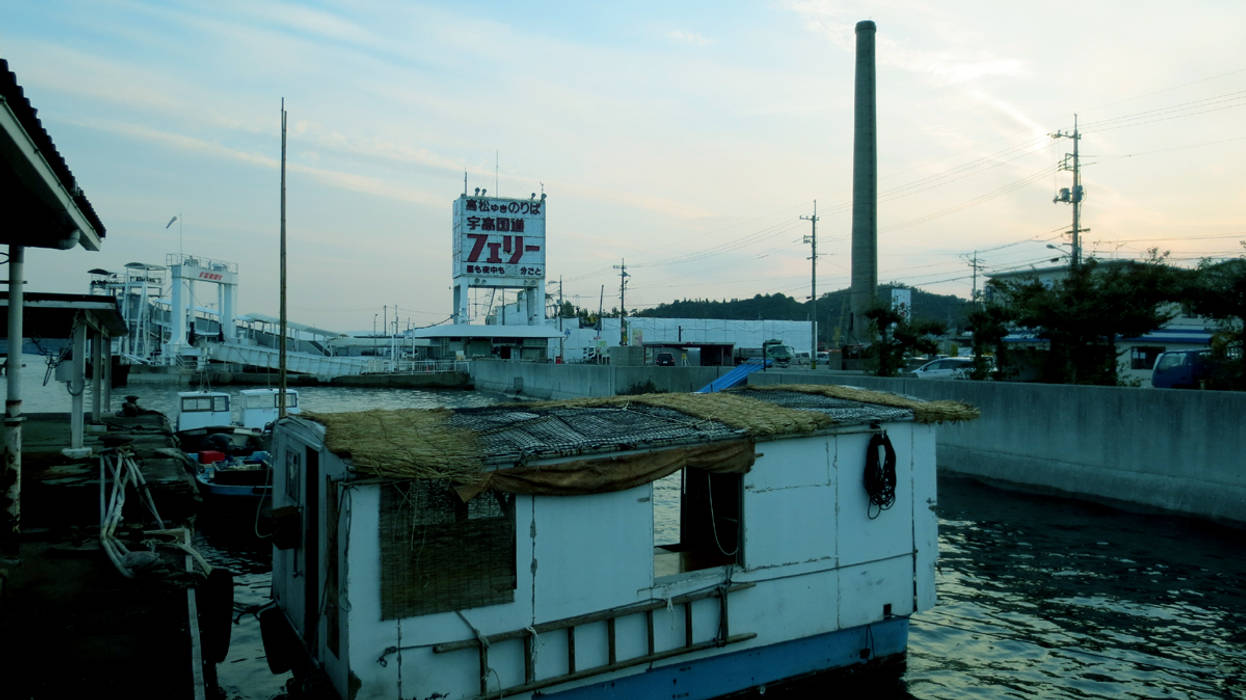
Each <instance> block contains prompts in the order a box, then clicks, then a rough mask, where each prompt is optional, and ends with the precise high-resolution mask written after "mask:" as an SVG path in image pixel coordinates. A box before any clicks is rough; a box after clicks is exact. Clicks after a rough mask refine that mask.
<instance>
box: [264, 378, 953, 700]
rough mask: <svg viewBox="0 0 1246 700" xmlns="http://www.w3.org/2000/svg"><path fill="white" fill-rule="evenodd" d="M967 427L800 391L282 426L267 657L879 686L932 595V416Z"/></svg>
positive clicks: (704, 686)
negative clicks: (671, 532) (671, 524)
mask: <svg viewBox="0 0 1246 700" xmlns="http://www.w3.org/2000/svg"><path fill="white" fill-rule="evenodd" d="M976 416H977V411H976V409H973V408H972V407H970V406H967V405H965V404H962V403H959V402H951V401H939V402H923V401H919V400H916V399H912V398H908V397H901V396H895V395H891V394H884V393H880V392H872V391H867V390H864V389H858V388H853V387H838V386H812V385H795V386H776V387H751V388H747V389H743V390H732V391H727V392H715V393H704V394H648V395H639V396H620V397H613V398H603V399H586V400H572V401H564V402H540V403H533V404H508V405H497V406H487V407H477V408H460V409H453V410H451V409H436V410H416V409H411V410H396V411H365V412H358V413H338V414H316V415H314V416H293V417H288V418H284V419H282V420H280V421H278V423H277V424H276V426H275V429H274V435H273V454H274V455H275V463H276V464H277V465H279V468H277V469H275V470H274V488H273V505H274V509H273V520H274V532H275V534H274V538H273V543H274V550H273V573H272V590H273V605H272V606H270V607H269V608H267V609H266V610H265V611H264V612H263V613H262V614H261V616H260V623H261V632H262V636H263V640H264V645H265V651H266V656H267V659H268V663H269V666H270V668H271V669H272V670H273V671H274V672H285V671H287V670H289V669H293V670H294V671H295V673H296V677H299V676H301V677H302V678H303V679H304V681H305V682H307V683H310V684H313V687H315V685H316V684H320V685H322V686H326V687H328V688H331V689H332V691H333V692H334V693H336V694H337V695H338V696H340V697H342V698H359V699H362V698H389V697H420V698H424V697H437V698H444V699H450V698H486V697H488V698H497V697H515V698H534V697H543V698H545V697H551V698H595V697H620V698H631V697H646V698H650V697H672V698H676V697H677V698H703V697H704V698H708V697H719V696H724V695H731V694H736V693H742V692H757V691H761V692H764V691H765V690H766V689H767V688H776V687H780V686H784V685H791V684H794V683H800V682H807V679H809V678H821V677H822V676H824V675H825V674H835V673H840V672H845V673H847V672H855V671H875V672H879V673H889V674H895V673H898V672H899V670H900V669H902V668H903V666H904V661H905V658H906V652H907V638H908V622H909V617H910V616H911V615H913V614H914V613H916V612H919V611H921V610H925V609H928V608H930V607H931V606H933V605H934V603H935V590H934V567H935V559H936V556H937V532H936V528H937V522H936V517H935V513H934V506H935V502H936V493H935V430H936V425H935V424H936V423H938V422H942V421H956V420H968V419H972V418H974V417H976ZM662 479H666V481H659V480H662ZM674 479H678V480H679V481H678V482H676V483H679V484H681V486H680V487H679V488H678V489H675V488H665V487H660V488H659V487H655V483H660V484H664V485H668V484H670V483H672V481H671V480H674ZM670 493H678V494H679V495H678V503H670V502H665V501H663V502H658V501H662V500H663V499H664V498H666V496H667V495H669V494H670ZM659 515H664V516H670V517H674V518H677V520H678V528H677V532H678V537H677V539H678V541H677V542H670V541H663V540H662V538H661V537H659V536H656V535H655V532H656V531H657V530H656V529H655V519H656V518H657V516H659Z"/></svg>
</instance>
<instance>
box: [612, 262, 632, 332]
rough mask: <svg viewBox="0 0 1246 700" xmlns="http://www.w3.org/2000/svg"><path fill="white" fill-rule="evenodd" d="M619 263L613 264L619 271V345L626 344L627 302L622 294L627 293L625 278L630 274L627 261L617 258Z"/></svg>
mask: <svg viewBox="0 0 1246 700" xmlns="http://www.w3.org/2000/svg"><path fill="white" fill-rule="evenodd" d="M619 263H620V264H619V265H614V266H613V267H614V269H616V270H618V271H619V345H627V302H625V301H624V295H625V294H626V293H627V278H628V277H631V275H629V274H627V261H625V260H624V259H622V258H619Z"/></svg>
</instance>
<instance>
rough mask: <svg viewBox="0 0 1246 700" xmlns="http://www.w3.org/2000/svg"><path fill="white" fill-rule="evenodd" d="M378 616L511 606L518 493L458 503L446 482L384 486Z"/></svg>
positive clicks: (389, 617) (486, 495)
mask: <svg viewBox="0 0 1246 700" xmlns="http://www.w3.org/2000/svg"><path fill="white" fill-rule="evenodd" d="M379 536H380V546H381V619H384V620H392V619H395V618H404V617H412V616H415V615H426V614H428V613H434V612H444V611H449V610H462V609H465V608H473V607H479V606H482V605H493V604H497V603H508V602H511V601H513V600H514V598H515V495H514V494H510V493H499V492H496V491H486V492H484V493H482V494H480V495H479V496H477V497H476V498H473V499H472V500H471V501H470V502H468V503H463V502H462V501H461V500H460V499H459V497H458V496H457V495H456V494H455V493H454V491H453V490H451V489H450V488H449V486H447V485H446V484H444V483H442V482H440V481H436V480H430V479H416V480H412V481H407V482H403V483H398V484H387V485H385V486H383V487H382V489H381V508H380V528H379Z"/></svg>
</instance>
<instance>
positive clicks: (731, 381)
mask: <svg viewBox="0 0 1246 700" xmlns="http://www.w3.org/2000/svg"><path fill="white" fill-rule="evenodd" d="M772 364H774V360H770V359H767V360H765V364H762V360H761V359H759V358H750V359H748V360H745V361H744V362H742V363H740V364H739V365H736V367H735V369H733V370H731V371H730V372H728V373H726V374H724V375H723V376H721V377H719V378H717V379H715V380H714V381H712V382H710V383H709V384H706V385H705V386H703V387H701V388H700V389H698V390H697V392H696V393H698V394H710V393H713V392H715V391H722V390H723V389H730V388H731V387H733V386H736V385H738V384H742V383H743V382H744V380H745V379H747V378H748V375H750V374H752V373H753V372H756V371H757V370H759V369H761V368H762V367H769V366H770V365H772Z"/></svg>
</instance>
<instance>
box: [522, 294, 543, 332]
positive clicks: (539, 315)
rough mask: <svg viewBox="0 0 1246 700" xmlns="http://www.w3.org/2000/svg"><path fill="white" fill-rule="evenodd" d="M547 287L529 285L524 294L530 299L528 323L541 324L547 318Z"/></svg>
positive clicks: (531, 324)
mask: <svg viewBox="0 0 1246 700" xmlns="http://www.w3.org/2000/svg"><path fill="white" fill-rule="evenodd" d="M544 289H545V287H543V286H542V287H539V288H538V287H528V288H527V289H525V290H524V295H525V296H526V297H527V300H528V325H529V326H539V325H541V322H542V321H543V320H545V293H544V292H543V291H542V290H544Z"/></svg>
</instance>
